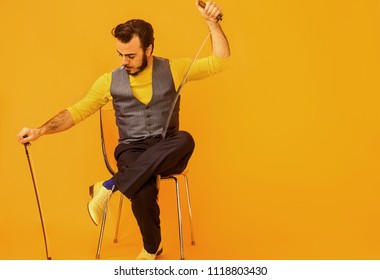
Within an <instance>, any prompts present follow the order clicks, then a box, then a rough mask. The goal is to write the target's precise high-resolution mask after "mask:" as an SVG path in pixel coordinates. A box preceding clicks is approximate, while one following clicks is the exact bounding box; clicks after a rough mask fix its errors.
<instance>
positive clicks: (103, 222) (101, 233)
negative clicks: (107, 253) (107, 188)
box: [95, 207, 108, 260]
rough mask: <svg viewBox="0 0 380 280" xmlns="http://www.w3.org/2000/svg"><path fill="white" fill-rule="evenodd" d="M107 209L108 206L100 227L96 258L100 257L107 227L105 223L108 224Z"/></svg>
mask: <svg viewBox="0 0 380 280" xmlns="http://www.w3.org/2000/svg"><path fill="white" fill-rule="evenodd" d="M107 210H108V207H106V209H104V213H103V219H102V224H101V227H100V234H99V241H98V249H97V251H96V256H95V258H96V259H97V260H98V259H100V249H101V247H102V241H103V234H104V228H105V225H106V218H107Z"/></svg>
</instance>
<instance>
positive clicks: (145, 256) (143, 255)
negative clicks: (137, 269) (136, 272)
mask: <svg viewBox="0 0 380 280" xmlns="http://www.w3.org/2000/svg"><path fill="white" fill-rule="evenodd" d="M163 251H164V248H163V247H162V245H161V243H160V246H158V250H157V252H156V253H155V254H149V253H148V252H147V251H146V250H145V249H142V251H141V252H140V254H139V255H138V256H137V258H136V260H150V261H153V260H155V259H156V257H157V256H159V255H161V254H162V252H163Z"/></svg>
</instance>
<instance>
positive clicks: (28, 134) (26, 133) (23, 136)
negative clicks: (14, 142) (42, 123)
mask: <svg viewBox="0 0 380 280" xmlns="http://www.w3.org/2000/svg"><path fill="white" fill-rule="evenodd" d="M40 136H41V129H40V128H30V127H24V128H23V129H21V131H20V132H19V133H18V134H17V139H18V141H19V142H20V143H21V144H26V143H28V142H30V141H35V140H37V139H38V138H40Z"/></svg>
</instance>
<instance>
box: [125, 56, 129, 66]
mask: <svg viewBox="0 0 380 280" xmlns="http://www.w3.org/2000/svg"><path fill="white" fill-rule="evenodd" d="M129 62H130V61H129V58H128V57H126V56H123V65H128V64H129Z"/></svg>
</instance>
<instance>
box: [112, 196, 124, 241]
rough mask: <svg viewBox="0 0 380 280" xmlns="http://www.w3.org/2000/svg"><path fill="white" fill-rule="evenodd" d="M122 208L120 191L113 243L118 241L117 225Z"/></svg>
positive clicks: (118, 224)
mask: <svg viewBox="0 0 380 280" xmlns="http://www.w3.org/2000/svg"><path fill="white" fill-rule="evenodd" d="M122 208H123V194H122V193H120V201H119V211H118V212H117V221H116V229H115V238H114V239H113V243H117V242H118V235H119V227H120V218H121V211H122Z"/></svg>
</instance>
